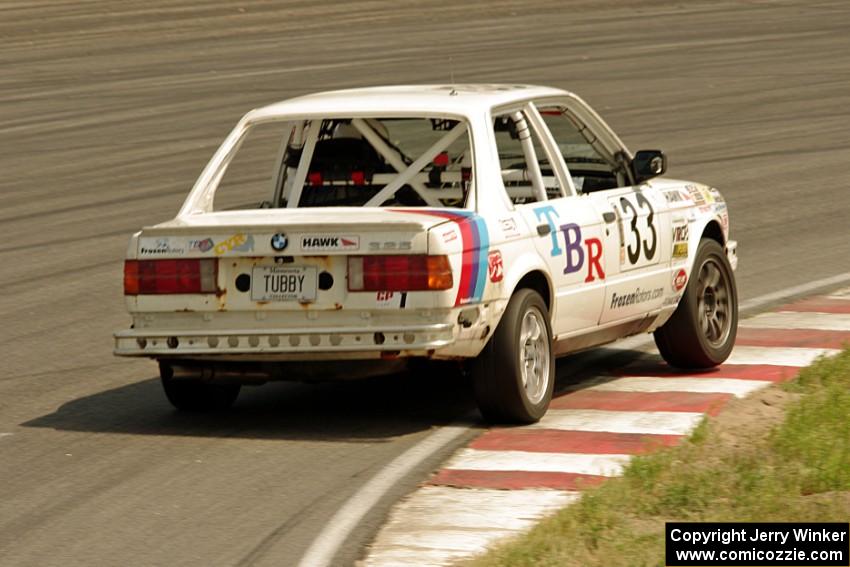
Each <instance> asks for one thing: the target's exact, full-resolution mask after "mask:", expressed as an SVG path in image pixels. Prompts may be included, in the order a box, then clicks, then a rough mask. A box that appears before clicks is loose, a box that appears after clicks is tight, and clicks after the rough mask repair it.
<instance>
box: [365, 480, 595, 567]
mask: <svg viewBox="0 0 850 567" xmlns="http://www.w3.org/2000/svg"><path fill="white" fill-rule="evenodd" d="M578 496H579V495H578V493H576V492H565V491H561V490H489V489H463V490H458V489H456V488H449V487H445V486H424V487H422V488H420V489H419V490H417V491H416V492H414V493H413V494H411V495H410V497H408V498H406V499H405V500H403V501H402V502H400V503H399V504H398V505H397V506H396V507H395V508H394V510H393V511H392V513H391V514H390V518H389V521H388V522H387V524H386V525H385V526H384V527H383V529H381V532H380V534H379V535H378V537H377V539H376V540H375V542H374V543H373V544H372V546H371V549H370V552H369V556H368V558H367V559H366V560H365V561H364V562H363V565H364V566H369V567H374V566H386V565H393V566H395V565H398V566H406V565H417V566H418V565H445V564H447V563H450V562H452V561H454V560H456V559H460V558H462V557H468V556H469V555H470V554H473V553H477V552H481V551H484V550H485V549H486V548H487V546H488V545H489V544H490V543H492V542H494V541H495V540H497V539H501V538H504V537H506V536H511V535H515V534H517V533H520V532H522V531H525V530H527V529H528V528H530V527H531V526H533V525H534V523H535V522H537V521H538V520H539V519H540V518H542V517H543V516H546V515H548V514H551V513H552V512H554V511H556V510H558V509H559V508H562V507H564V506H566V505H567V504H569V503H571V502H573V501H574V500H576V499H577V498H578Z"/></svg>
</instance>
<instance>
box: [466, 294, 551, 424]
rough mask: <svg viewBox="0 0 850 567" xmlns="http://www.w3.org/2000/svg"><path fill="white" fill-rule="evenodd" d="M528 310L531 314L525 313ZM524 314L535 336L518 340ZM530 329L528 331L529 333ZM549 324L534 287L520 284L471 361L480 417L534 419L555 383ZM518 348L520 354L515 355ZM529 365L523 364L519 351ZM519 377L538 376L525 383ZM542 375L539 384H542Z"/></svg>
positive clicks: (510, 420) (499, 420)
mask: <svg viewBox="0 0 850 567" xmlns="http://www.w3.org/2000/svg"><path fill="white" fill-rule="evenodd" d="M529 314H531V315H529ZM526 316H530V317H532V318H534V319H535V320H536V323H535V325H536V327H533V326H532V324H529V329H535V328H536V329H537V330H538V331H539V333H540V334H539V335H537V336H538V339H533V338H530V339H529V341H528V342H526V341H524V340H523V339H522V331H523V321H524V320H525V319H526ZM532 334H533V333H532ZM552 352H553V351H552V328H551V325H550V323H549V311H548V310H547V309H546V303H545V302H544V301H543V298H542V297H540V294H538V293H537V292H536V291H533V290H530V289H520V290H519V291H517V292H516V293H515V294H514V295H513V297H511V300H510V301H509V302H508V307H507V309H505V313H504V314H503V315H502V320H501V321H500V322H499V326H498V327H496V331H495V332H494V333H493V336H492V337H490V340H489V341H488V342H487V346H485V347H484V350H483V351H482V352H481V354H480V355H478V358H476V359H475V361H474V363H473V365H472V379H473V383H474V386H475V399H476V401H477V402H478V408H479V410H480V411H481V414H482V415H483V416H484V419H485V420H487V421H489V422H494V423H534V422H536V421H539V420H540V418H541V417H543V415H544V414H545V413H546V410H547V409H548V408H549V402H550V401H551V400H552V391H553V389H554V387H555V357H554V356H553V354H552ZM521 353H524V354H521ZM525 355H528V356H531V357H532V358H529V360H530V361H533V364H532V365H531V367H530V368H526V369H525V371H526V372H525V374H524V372H523V371H524V367H525V362H524V360H523V359H522V358H523V356H525ZM524 375H525V376H530V375H531V376H538V377H539V379H537V380H534V383H533V384H532V385H531V386H530V387H526V384H527V383H528V379H524ZM544 380H545V383H542V382H543V381H544Z"/></svg>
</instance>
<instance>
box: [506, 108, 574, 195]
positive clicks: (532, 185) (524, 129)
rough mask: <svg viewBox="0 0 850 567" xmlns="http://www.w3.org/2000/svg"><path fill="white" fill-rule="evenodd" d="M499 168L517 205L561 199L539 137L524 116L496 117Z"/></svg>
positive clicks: (522, 114)
mask: <svg viewBox="0 0 850 567" xmlns="http://www.w3.org/2000/svg"><path fill="white" fill-rule="evenodd" d="M493 131H494V134H495V137H496V148H497V149H498V152H499V168H500V170H501V174H502V182H503V183H504V185H505V190H506V191H507V193H508V197H509V198H510V200H511V202H513V203H514V204H524V203H534V202H537V201H545V200H546V199H554V198H557V197H560V196H561V187H560V184H559V183H558V180H557V178H556V177H555V174H554V171H553V168H552V164H550V163H549V160H548V158H547V156H546V152H545V151H544V150H543V146H542V144H541V143H540V139H539V138H538V136H537V133H536V132H535V131H534V130H533V129H532V128H531V126H530V123H529V121H528V119H527V118H526V116H525V114H524V113H523V112H519V111H518V112H512V113H508V114H502V115H499V116H496V117H495V119H494V121H493Z"/></svg>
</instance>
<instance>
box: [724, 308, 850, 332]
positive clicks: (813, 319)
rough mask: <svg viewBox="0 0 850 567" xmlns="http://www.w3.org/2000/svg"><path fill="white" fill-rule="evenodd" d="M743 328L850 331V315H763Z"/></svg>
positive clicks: (748, 320) (788, 313)
mask: <svg viewBox="0 0 850 567" xmlns="http://www.w3.org/2000/svg"><path fill="white" fill-rule="evenodd" d="M740 326H741V327H748V328H753V329H814V330H820V331H850V314H847V313H817V312H797V311H780V312H778V313H762V314H761V315H756V316H755V317H753V318H751V319H747V320H746V321H743V322H741V325H740Z"/></svg>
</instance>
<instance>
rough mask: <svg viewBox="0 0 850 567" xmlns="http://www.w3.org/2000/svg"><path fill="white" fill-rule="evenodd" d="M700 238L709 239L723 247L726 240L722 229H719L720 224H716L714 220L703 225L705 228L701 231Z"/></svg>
mask: <svg viewBox="0 0 850 567" xmlns="http://www.w3.org/2000/svg"><path fill="white" fill-rule="evenodd" d="M700 238H710V239H712V240H714V241H716V242H717V243H718V244H719V245H720V246H724V245H725V244H726V238H725V237H724V236H723V229H722V228H721V227H720V223H719V222H717V220H716V219H711V220H710V221H708V222H707V223H706V225H705V228H703V229H702V236H701V237H700Z"/></svg>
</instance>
